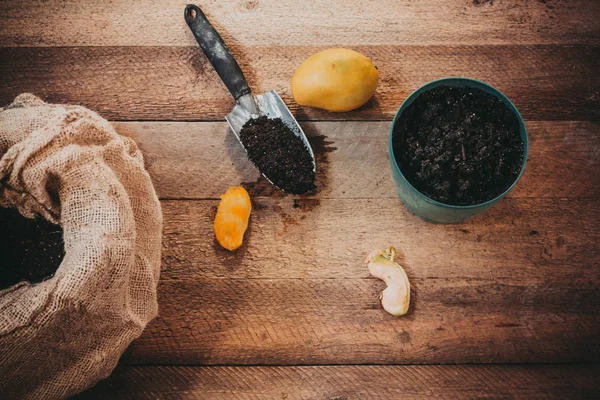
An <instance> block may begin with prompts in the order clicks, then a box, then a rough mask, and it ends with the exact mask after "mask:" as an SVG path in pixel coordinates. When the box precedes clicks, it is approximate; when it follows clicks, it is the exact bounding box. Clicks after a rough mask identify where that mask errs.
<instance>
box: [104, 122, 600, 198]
mask: <svg viewBox="0 0 600 400" xmlns="http://www.w3.org/2000/svg"><path fill="white" fill-rule="evenodd" d="M114 125H115V128H116V129H117V131H118V132H119V133H121V134H123V135H126V136H129V137H131V138H133V139H134V140H135V141H136V142H137V143H138V145H139V146H140V148H141V149H142V152H143V153H144V156H145V158H146V167H147V168H148V171H149V172H150V175H151V176H152V180H153V182H154V184H155V187H156V190H157V191H158V195H159V196H160V197H161V198H163V199H169V198H171V199H174V198H175V199H176V198H188V199H193V198H196V199H198V198H200V199H204V198H214V199H216V198H218V197H219V196H220V195H221V194H222V192H224V191H225V189H226V188H227V187H228V186H233V185H238V184H241V183H245V184H246V186H247V187H248V188H249V189H250V195H251V196H252V197H253V198H255V197H258V196H269V195H282V193H281V192H276V191H275V189H273V187H272V186H271V185H269V184H267V183H266V182H264V181H261V182H262V183H260V184H256V183H254V182H256V181H257V179H258V178H259V173H258V172H257V170H256V169H255V168H254V167H253V166H252V164H251V163H250V162H249V161H248V160H247V158H246V155H245V152H244V150H243V149H242V147H241V146H240V144H239V143H238V142H237V141H236V139H235V137H234V136H233V134H232V133H231V131H230V130H229V127H228V125H227V123H226V122H198V123H184V122H174V123H170V122H153V123H152V122H120V123H119V122H118V123H115V124H114ZM302 126H303V128H304V131H305V132H306V134H307V135H308V136H309V138H310V139H311V142H312V145H313V149H314V151H315V153H316V154H317V158H318V167H319V168H318V185H319V190H318V191H317V192H316V193H315V194H314V196H311V197H314V198H363V199H364V198H384V197H387V198H396V197H397V195H396V191H395V186H394V182H393V179H392V176H391V173H390V172H389V159H388V136H389V129H390V122H317V123H310V122H304V123H302ZM527 128H528V132H529V138H530V150H529V160H528V164H527V169H526V173H525V175H524V176H523V178H522V179H521V181H520V182H519V184H518V185H517V186H516V187H515V189H514V190H513V191H512V192H511V194H510V196H511V197H515V198H521V197H559V198H561V197H569V198H577V197H600V123H598V122H556V121H528V122H527Z"/></svg>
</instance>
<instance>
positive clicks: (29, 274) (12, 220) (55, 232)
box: [0, 207, 65, 290]
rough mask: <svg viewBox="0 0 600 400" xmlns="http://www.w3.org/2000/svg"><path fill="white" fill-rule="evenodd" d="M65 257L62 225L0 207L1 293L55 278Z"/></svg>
mask: <svg viewBox="0 0 600 400" xmlns="http://www.w3.org/2000/svg"><path fill="white" fill-rule="evenodd" d="M64 255H65V251H64V244H63V231H62V229H61V228H60V226H58V225H54V224H52V223H50V222H48V221H46V220H44V219H42V218H36V219H29V218H25V217H23V216H22V215H21V214H20V213H19V212H18V211H17V210H15V209H10V208H3V207H0V290H2V289H6V288H9V287H11V286H13V285H15V284H17V283H19V282H21V281H28V282H30V283H38V282H41V281H43V280H46V279H48V278H50V277H52V276H53V275H54V273H55V272H56V270H57V269H58V267H59V265H60V263H61V262H62V260H63V258H64Z"/></svg>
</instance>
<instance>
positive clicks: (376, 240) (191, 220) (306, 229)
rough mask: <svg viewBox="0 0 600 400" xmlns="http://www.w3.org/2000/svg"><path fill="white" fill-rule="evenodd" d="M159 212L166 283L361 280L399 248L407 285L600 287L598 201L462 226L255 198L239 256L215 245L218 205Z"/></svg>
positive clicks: (328, 203) (364, 207)
mask: <svg viewBox="0 0 600 400" xmlns="http://www.w3.org/2000/svg"><path fill="white" fill-rule="evenodd" d="M294 204H296V205H297V206H298V207H297V208H295V207H294ZM162 206H163V213H164V220H165V222H164V232H163V235H164V236H163V252H162V257H163V264H162V279H169V280H178V279H180V280H188V279H192V280H195V279H200V278H248V279H254V278H265V279H280V278H292V279H296V278H314V279H322V278H325V279H328V278H338V279H343V278H367V277H368V276H369V274H368V271H367V269H366V266H365V265H364V264H363V263H362V262H363V260H364V259H365V257H366V255H367V254H368V253H370V252H371V251H372V250H373V249H376V248H383V247H386V246H388V245H395V246H397V248H398V249H399V251H400V254H401V258H400V260H401V261H400V262H401V263H402V265H404V266H405V267H406V268H407V269H408V271H409V272H410V275H411V277H419V278H423V279H428V278H432V279H442V280H443V279H445V278H465V279H484V280H493V279H511V278H512V279H514V280H515V281H518V282H522V283H524V284H525V283H534V284H535V283H536V282H538V281H543V280H544V279H545V278H546V277H549V278H552V279H556V280H557V282H558V281H561V280H562V279H565V280H566V281H568V279H570V278H574V279H575V278H577V279H583V280H586V279H587V280H591V281H592V282H598V272H599V268H600V249H599V248H598V243H600V231H599V230H598V224H599V222H600V200H598V199H582V200H566V199H512V198H507V199H505V200H503V201H502V202H500V203H499V204H497V205H496V206H495V207H493V208H492V209H490V210H488V211H486V212H485V213H484V214H482V215H480V216H477V217H475V218H473V219H471V220H468V221H467V222H466V223H464V224H461V225H434V224H429V223H427V222H424V221H422V220H421V219H419V218H418V217H415V216H413V215H412V214H410V212H409V211H408V210H407V209H406V207H405V206H404V205H403V204H402V202H401V201H400V200H399V199H379V200H375V199H363V200H360V199H350V200H346V199H343V200H342V199H338V200H321V201H315V200H299V201H296V202H294V200H292V199H281V200H280V199H259V200H255V201H254V206H253V211H252V216H251V221H250V226H249V230H248V232H247V234H246V239H245V244H244V246H243V247H242V248H241V249H240V250H238V251H237V252H236V253H230V252H228V251H226V250H223V249H221V248H220V247H219V246H218V245H217V244H216V243H215V241H214V233H213V230H212V220H213V218H214V214H215V212H216V211H215V210H216V206H217V201H163V202H162Z"/></svg>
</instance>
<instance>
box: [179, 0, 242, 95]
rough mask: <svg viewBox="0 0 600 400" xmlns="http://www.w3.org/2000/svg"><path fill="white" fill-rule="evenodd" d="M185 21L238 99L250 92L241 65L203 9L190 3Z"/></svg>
mask: <svg viewBox="0 0 600 400" xmlns="http://www.w3.org/2000/svg"><path fill="white" fill-rule="evenodd" d="M185 22H187V24H188V25H189V27H190V29H191V30H192V32H193V33H194V36H195V37H196V41H197V42H198V44H199V45H200V47H201V48H202V51H204V54H206V57H207V58H208V61H210V63H211V64H212V65H213V67H214V68H215V70H216V71H217V73H218V74H219V76H220V77H221V80H222V81H223V83H225V86H227V89H229V91H230V92H231V94H232V95H233V97H234V98H235V99H236V100H237V99H239V98H240V97H242V96H243V95H246V94H248V93H250V87H248V82H246V78H244V74H243V73H242V70H241V69H240V66H239V65H238V63H237V62H236V61H235V58H233V56H232V55H231V52H230V51H229V49H228V48H227V45H226V44H225V42H224V41H223V38H221V35H219V33H218V32H217V31H216V30H215V28H213V26H212V25H211V24H210V22H208V19H206V15H204V13H203V12H202V10H200V8H198V7H196V6H195V5H193V4H188V5H187V6H186V7H185Z"/></svg>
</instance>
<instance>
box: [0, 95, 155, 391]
mask: <svg viewBox="0 0 600 400" xmlns="http://www.w3.org/2000/svg"><path fill="white" fill-rule="evenodd" d="M0 205H2V206H4V207H15V208H17V209H18V210H19V211H20V212H21V213H22V214H23V215H25V216H28V217H33V216H35V215H41V216H43V217H45V218H47V219H48V220H50V221H52V222H55V223H60V225H61V226H62V228H63V231H64V242H65V251H66V255H65V258H64V260H63V262H62V264H61V265H60V267H59V269H58V271H57V272H56V274H55V275H54V277H53V278H51V279H49V280H47V281H44V282H42V283H39V284H36V285H30V284H27V283H21V284H19V285H16V286H13V287H12V288H9V289H7V290H4V291H0V397H1V398H3V399H7V398H19V399H22V398H32V399H33V398H35V399H38V398H44V399H46V398H64V397H67V396H69V395H72V394H75V393H77V392H80V391H82V390H83V389H85V388H88V387H90V386H92V385H94V384H95V383H96V382H98V381H99V380H101V379H103V378H105V377H107V376H108V375H109V374H110V372H111V371H112V370H113V368H114V367H115V366H116V364H117V361H118V359H119V357H120V356H121V354H122V353H123V351H124V350H125V349H126V347H127V346H128V345H129V344H130V343H131V341H132V340H133V339H135V338H136V337H138V336H139V335H140V334H141V332H142V330H143V329H144V327H145V326H146V324H147V323H148V322H149V321H150V320H151V319H152V318H153V317H154V316H155V315H156V313H157V300H156V286H157V283H158V278H159V273H160V250H161V230H162V216H161V211H160V204H159V202H158V199H157V197H156V193H155V191H154V188H153V186H152V183H151V181H150V178H149V176H148V173H147V172H146V170H145V169H144V162H143V159H142V155H141V153H140V151H139V150H138V148H137V146H136V145H135V143H134V142H133V141H132V140H130V139H128V138H125V137H122V136H119V135H118V134H117V133H116V132H115V130H114V129H113V128H112V126H111V125H110V124H109V123H108V122H107V121H106V120H104V119H102V118H101V117H100V116H98V115H97V114H96V113H94V112H92V111H90V110H87V109H85V108H83V107H78V106H64V105H51V104H46V103H44V102H43V101H41V100H40V99H38V98H37V97H35V96H33V95H30V94H24V95H20V96H18V97H17V98H16V99H15V101H14V102H13V103H12V104H11V105H9V106H8V107H6V108H4V109H0ZM0 256H1V255H0Z"/></svg>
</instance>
